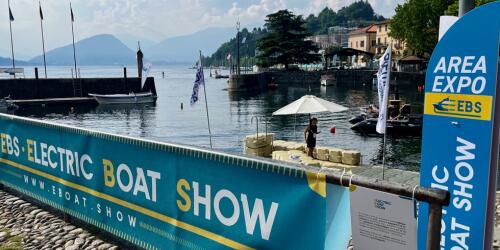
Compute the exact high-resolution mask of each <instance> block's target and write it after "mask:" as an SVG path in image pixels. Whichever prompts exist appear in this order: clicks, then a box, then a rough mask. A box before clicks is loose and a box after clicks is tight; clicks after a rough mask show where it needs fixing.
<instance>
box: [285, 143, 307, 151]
mask: <svg viewBox="0 0 500 250" xmlns="http://www.w3.org/2000/svg"><path fill="white" fill-rule="evenodd" d="M305 148H306V147H305V144H303V143H297V142H289V143H288V144H287V149H288V150H300V151H304V150H305Z"/></svg>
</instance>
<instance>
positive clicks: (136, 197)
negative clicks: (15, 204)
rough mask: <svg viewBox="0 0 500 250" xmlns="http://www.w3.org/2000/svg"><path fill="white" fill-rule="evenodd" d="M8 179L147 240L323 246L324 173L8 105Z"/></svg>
mask: <svg viewBox="0 0 500 250" xmlns="http://www.w3.org/2000/svg"><path fill="white" fill-rule="evenodd" d="M0 142H1V158H0V183H2V184H3V185H5V186H7V187H9V188H12V189H14V190H17V191H19V192H21V193H24V194H26V195H28V196H30V197H32V198H34V199H37V200H38V201H40V202H42V203H45V204H47V205H49V206H52V207H54V208H56V209H59V210H61V211H63V212H65V213H67V214H70V215H72V216H74V217H76V218H78V219H80V220H83V221H85V222H87V223H89V224H91V225H93V226H95V227H98V228H101V229H103V230H106V231H108V232H110V233H112V234H113V235H115V236H117V237H118V238H121V239H123V240H126V241H129V242H131V243H133V244H135V245H137V246H139V247H142V248H146V249H225V248H229V249H231V248H233V249H254V248H255V249H269V248H272V249H323V248H324V244H325V234H326V232H325V230H326V224H325V223H326V222H325V217H326V215H325V207H326V201H325V200H326V199H325V197H326V184H325V176H324V175H322V174H310V173H306V172H305V171H304V170H302V169H298V168H296V167H294V166H283V165H280V164H279V163H276V162H271V161H264V160H260V159H251V158H246V157H242V156H235V155H229V154H225V153H219V152H213V151H210V150H206V149H200V148H193V147H188V146H179V145H173V144H168V143H159V142H152V141H148V140H142V139H135V138H129V137H125V136H117V135H111V134H107V133H100V132H94V131H89V130H84V129H78V128H73V127H67V126H61V125H57V124H52V123H47V122H41V121H36V120H32V119H26V118H19V117H15V116H8V115H0Z"/></svg>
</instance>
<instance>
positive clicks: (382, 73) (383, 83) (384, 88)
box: [377, 45, 392, 134]
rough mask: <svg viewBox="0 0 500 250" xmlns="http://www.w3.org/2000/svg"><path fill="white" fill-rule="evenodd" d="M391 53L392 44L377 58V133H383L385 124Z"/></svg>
mask: <svg viewBox="0 0 500 250" xmlns="http://www.w3.org/2000/svg"><path fill="white" fill-rule="evenodd" d="M391 53H392V45H389V46H388V47H387V49H386V50H385V53H384V55H383V56H382V57H381V58H380V59H379V67H378V72H377V82H378V104H379V105H378V106H379V114H378V122H377V133H379V134H385V132H386V126H387V125H386V123H387V102H388V101H389V100H388V99H389V84H390V79H391Z"/></svg>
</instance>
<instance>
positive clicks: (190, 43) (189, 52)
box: [144, 27, 236, 63]
mask: <svg viewBox="0 0 500 250" xmlns="http://www.w3.org/2000/svg"><path fill="white" fill-rule="evenodd" d="M235 35H236V29H235V28H228V27H226V28H208V29H205V30H202V31H199V32H196V33H193V34H191V35H185V36H178V37H172V38H168V39H166V40H163V41H161V42H159V43H157V44H155V45H153V46H151V47H149V48H145V49H144V56H145V57H147V58H148V59H150V60H153V61H161V62H168V63H194V62H195V61H196V60H197V59H198V57H199V50H201V51H202V53H203V54H204V55H211V54H212V53H214V52H215V51H216V50H217V48H218V47H219V46H220V45H221V44H222V43H224V42H225V41H227V40H228V39H230V38H231V37H234V36H235Z"/></svg>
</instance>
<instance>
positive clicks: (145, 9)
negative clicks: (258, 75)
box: [0, 0, 404, 58]
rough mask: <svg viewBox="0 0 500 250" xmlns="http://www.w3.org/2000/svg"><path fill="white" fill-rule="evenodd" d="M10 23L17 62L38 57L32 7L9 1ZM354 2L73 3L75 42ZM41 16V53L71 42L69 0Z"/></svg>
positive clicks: (394, 0)
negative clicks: (44, 41) (10, 10)
mask: <svg viewBox="0 0 500 250" xmlns="http://www.w3.org/2000/svg"><path fill="white" fill-rule="evenodd" d="M10 1H11V8H12V12H13V13H14V17H15V19H16V20H15V22H14V23H13V33H14V40H15V45H16V48H15V50H16V54H19V56H18V57H20V58H25V57H31V56H34V55H38V54H40V51H41V48H39V47H41V46H40V39H41V38H40V23H39V18H38V1H36V0H10ZM354 1H355V0H242V1H234V0H73V1H72V3H73V10H74V13H75V18H76V22H75V32H76V36H77V40H80V39H83V38H86V37H89V36H92V35H96V34H101V33H109V34H114V35H117V36H120V35H121V36H130V35H133V36H137V37H139V38H141V39H149V40H153V41H160V40H162V39H165V38H167V37H173V36H178V35H185V34H190V33H193V32H196V31H198V30H202V29H205V28H208V27H230V26H234V24H235V22H236V20H237V19H238V18H239V19H240V21H241V24H242V26H243V27H245V26H247V25H249V26H255V25H259V24H262V23H263V20H264V18H265V16H266V15H267V14H269V13H272V12H275V11H276V10H279V9H284V8H288V9H291V10H293V11H294V12H295V13H296V14H303V15H308V14H310V13H314V14H317V13H318V12H319V11H321V9H323V8H324V7H325V6H329V7H331V8H333V9H334V10H338V9H339V8H341V7H343V6H345V5H348V4H349V3H352V2H354ZM403 1H404V0H369V2H370V3H371V4H372V6H373V7H374V9H375V11H376V12H377V13H379V14H381V15H383V16H386V17H391V16H392V15H394V8H395V6H396V5H397V4H398V3H402V2H403ZM41 3H42V8H43V11H44V16H45V20H44V28H45V37H46V47H47V48H48V49H53V48H56V47H59V46H62V45H66V44H68V43H70V42H71V23H70V19H69V0H41ZM0 13H3V14H0V16H2V15H3V17H1V18H0V34H1V35H0V37H2V38H8V36H9V19H8V11H7V1H6V0H2V1H1V3H0ZM9 54H10V41H9V39H0V56H7V55H9Z"/></svg>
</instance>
